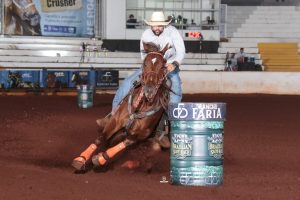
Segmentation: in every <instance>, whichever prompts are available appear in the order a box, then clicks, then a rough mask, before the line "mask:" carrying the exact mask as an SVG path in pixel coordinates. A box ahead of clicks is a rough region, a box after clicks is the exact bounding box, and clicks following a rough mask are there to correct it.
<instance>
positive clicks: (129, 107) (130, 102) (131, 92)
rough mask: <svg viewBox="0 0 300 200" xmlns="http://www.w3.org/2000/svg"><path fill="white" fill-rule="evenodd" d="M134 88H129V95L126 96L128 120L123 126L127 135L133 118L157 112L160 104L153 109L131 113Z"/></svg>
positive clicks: (148, 115)
mask: <svg viewBox="0 0 300 200" xmlns="http://www.w3.org/2000/svg"><path fill="white" fill-rule="evenodd" d="M134 89H135V88H132V89H131V91H130V94H129V97H128V113H129V120H128V122H127V124H126V126H125V132H126V134H127V135H129V134H128V130H129V128H130V127H131V126H132V123H133V122H134V120H135V119H142V118H145V117H150V116H152V115H154V114H155V113H157V112H158V111H159V110H160V109H161V106H158V107H155V108H154V109H152V110H148V111H146V112H139V113H132V95H133V91H134Z"/></svg>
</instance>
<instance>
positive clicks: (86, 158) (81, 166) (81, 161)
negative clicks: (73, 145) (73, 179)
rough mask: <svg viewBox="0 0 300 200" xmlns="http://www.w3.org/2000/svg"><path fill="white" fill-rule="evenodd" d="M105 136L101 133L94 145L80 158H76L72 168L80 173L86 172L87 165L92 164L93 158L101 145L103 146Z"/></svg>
mask: <svg viewBox="0 0 300 200" xmlns="http://www.w3.org/2000/svg"><path fill="white" fill-rule="evenodd" d="M102 136H103V135H102V134H101V133H100V132H99V136H98V137H97V138H96V140H95V141H94V143H92V144H90V145H89V146H88V147H87V148H86V149H85V150H84V151H82V152H81V154H80V156H78V157H76V158H74V160H73V162H72V166H73V167H74V168H75V169H76V170H79V171H85V170H86V168H87V165H88V164H89V163H91V158H92V156H93V155H95V153H97V151H98V150H99V148H100V145H102V144H103V142H104V139H103V137H102Z"/></svg>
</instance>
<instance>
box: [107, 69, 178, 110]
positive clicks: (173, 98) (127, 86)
mask: <svg viewBox="0 0 300 200" xmlns="http://www.w3.org/2000/svg"><path fill="white" fill-rule="evenodd" d="M141 73H142V70H141V69H138V70H137V71H135V72H134V73H133V74H132V75H130V76H129V77H127V78H126V79H125V80H124V81H123V84H122V85H121V86H120V87H119V88H118V90H117V92H116V95H115V97H114V100H113V102H112V108H113V109H114V108H115V107H116V106H117V105H118V104H119V103H120V102H121V101H122V99H123V98H124V97H125V96H126V95H127V94H128V93H129V91H130V90H131V88H132V87H133V83H134V82H135V81H137V80H139V75H141ZM168 78H169V79H170V80H171V82H172V86H171V90H172V91H173V92H174V93H175V94H174V93H173V92H170V103H179V102H181V99H182V89H181V79H180V77H179V72H175V71H173V72H171V73H169V74H168Z"/></svg>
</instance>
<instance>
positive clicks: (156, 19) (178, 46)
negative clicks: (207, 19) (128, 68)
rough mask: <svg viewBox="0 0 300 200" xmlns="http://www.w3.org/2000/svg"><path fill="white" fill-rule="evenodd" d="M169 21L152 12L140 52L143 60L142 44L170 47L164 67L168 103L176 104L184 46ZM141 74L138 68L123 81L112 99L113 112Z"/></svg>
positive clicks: (180, 92)
mask: <svg viewBox="0 0 300 200" xmlns="http://www.w3.org/2000/svg"><path fill="white" fill-rule="evenodd" d="M171 21H172V19H171V20H169V21H166V20H165V16H164V14H163V12H153V13H152V16H151V19H150V20H149V21H147V20H145V23H146V24H147V25H149V26H150V28H148V29H146V30H145V31H144V33H143V34H142V37H141V41H140V50H141V58H142V60H144V58H145V56H146V53H145V52H144V46H143V42H146V43H149V42H152V43H154V44H156V45H158V46H159V47H160V48H163V47H165V46H166V45H167V44H168V45H169V46H170V49H168V50H167V51H166V53H165V55H164V58H165V59H166V61H167V63H166V67H167V70H168V72H169V74H168V78H169V79H170V80H171V82H172V86H171V92H170V102H171V103H178V102H180V101H181V99H182V90H181V79H180V77H179V71H180V70H179V65H180V64H181V63H182V60H183V58H184V56H185V46H184V42H183V39H182V36H181V35H180V33H179V32H178V30H177V29H176V28H175V27H174V26H171V25H169V23H170V22H171ZM141 73H142V70H141V68H140V69H138V70H137V71H136V72H134V73H133V74H132V75H130V76H129V77H127V78H126V79H125V80H124V82H123V84H122V85H121V86H120V87H119V89H118V90H117V92H116V95H115V97H114V100H113V103H112V107H113V111H114V109H115V108H116V106H117V105H118V104H119V103H120V102H121V100H122V99H123V98H124V97H125V96H126V95H127V94H128V93H129V91H130V89H131V88H132V87H133V83H134V82H135V81H137V80H138V79H139V75H141Z"/></svg>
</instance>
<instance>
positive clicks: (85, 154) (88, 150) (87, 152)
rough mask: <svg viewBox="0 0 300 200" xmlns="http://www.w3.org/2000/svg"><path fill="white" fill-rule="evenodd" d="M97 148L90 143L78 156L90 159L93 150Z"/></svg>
mask: <svg viewBox="0 0 300 200" xmlns="http://www.w3.org/2000/svg"><path fill="white" fill-rule="evenodd" d="M96 149H97V145H95V144H91V145H90V146H89V147H88V148H86V149H85V150H84V151H83V152H82V153H81V154H80V156H83V157H85V159H86V160H88V159H90V157H91V155H92V154H93V153H94V152H95V150H96Z"/></svg>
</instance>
